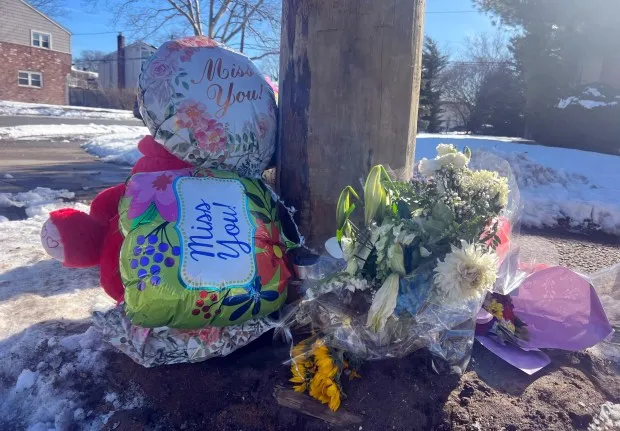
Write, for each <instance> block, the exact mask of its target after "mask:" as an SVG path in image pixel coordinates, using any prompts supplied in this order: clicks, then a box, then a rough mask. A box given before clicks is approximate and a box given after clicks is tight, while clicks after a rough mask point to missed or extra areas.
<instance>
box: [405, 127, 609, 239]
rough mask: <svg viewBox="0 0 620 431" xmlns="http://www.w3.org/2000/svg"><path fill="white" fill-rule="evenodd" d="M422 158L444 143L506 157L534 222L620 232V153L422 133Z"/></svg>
mask: <svg viewBox="0 0 620 431" xmlns="http://www.w3.org/2000/svg"><path fill="white" fill-rule="evenodd" d="M416 142H417V145H416V160H420V159H421V158H423V157H427V158H431V157H434V156H435V147H436V146H437V144H439V143H452V144H454V145H456V146H457V147H459V148H460V149H463V147H465V146H468V147H469V148H471V149H472V151H473V153H474V157H476V150H479V151H488V152H491V153H494V154H496V155H497V156H499V157H501V158H503V159H505V160H507V161H508V163H509V164H510V167H511V168H512V170H513V173H514V174H515V176H516V179H517V182H518V185H519V189H520V193H521V200H522V203H523V212H522V218H521V221H522V223H523V224H524V225H526V226H531V227H538V228H543V227H557V226H566V225H567V224H568V226H569V227H570V228H573V229H577V230H581V229H600V230H602V231H603V232H606V233H611V234H615V235H620V157H619V156H614V155H607V154H599V153H593V152H588V151H580V150H573V149H567V148H555V147H544V146H542V145H535V144H534V143H532V142H529V141H523V140H521V139H518V138H503V137H492V136H471V135H460V134H445V135H440V134H420V135H418V137H417V141H416Z"/></svg>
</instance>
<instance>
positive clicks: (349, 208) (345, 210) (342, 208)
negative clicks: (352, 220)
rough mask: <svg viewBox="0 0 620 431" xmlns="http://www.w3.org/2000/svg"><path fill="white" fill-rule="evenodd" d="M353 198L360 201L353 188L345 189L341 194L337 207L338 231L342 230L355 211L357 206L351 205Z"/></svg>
mask: <svg viewBox="0 0 620 431" xmlns="http://www.w3.org/2000/svg"><path fill="white" fill-rule="evenodd" d="M351 196H352V197H353V198H355V199H356V200H359V196H358V195H357V193H356V192H355V190H354V189H353V187H351V186H347V187H345V188H344V189H343V190H342V192H340V197H339V198H338V205H337V206H336V229H338V230H340V229H342V227H343V226H344V224H345V222H346V221H347V220H348V219H349V216H350V215H351V213H352V212H353V210H354V209H355V205H354V204H351Z"/></svg>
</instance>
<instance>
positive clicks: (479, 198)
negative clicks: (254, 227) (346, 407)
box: [284, 145, 519, 401]
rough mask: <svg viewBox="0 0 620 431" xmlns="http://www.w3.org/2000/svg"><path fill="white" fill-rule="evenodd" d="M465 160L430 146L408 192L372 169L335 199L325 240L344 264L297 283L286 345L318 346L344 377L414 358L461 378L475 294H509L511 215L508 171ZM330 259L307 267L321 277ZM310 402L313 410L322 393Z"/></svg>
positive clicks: (515, 208)
mask: <svg viewBox="0 0 620 431" xmlns="http://www.w3.org/2000/svg"><path fill="white" fill-rule="evenodd" d="M469 157H470V156H469V154H468V153H459V152H458V151H457V150H456V149H455V148H454V147H453V146H450V145H446V146H441V148H439V147H438V158H437V159H435V160H432V161H428V163H426V165H425V166H424V169H423V171H424V173H425V175H422V176H418V177H416V178H415V179H414V181H413V182H405V181H399V180H397V179H396V178H395V177H393V176H391V175H389V174H388V173H387V172H389V169H384V168H383V167H380V166H378V167H374V168H372V169H371V172H370V174H369V176H368V179H367V180H366V182H365V183H364V182H362V184H363V190H360V189H359V187H356V188H355V192H356V193H353V192H351V191H349V192H348V193H347V192H346V190H345V192H343V194H342V195H341V201H340V202H339V203H338V205H337V207H338V209H339V211H341V213H339V214H338V215H337V217H334V219H335V220H338V225H337V226H335V229H334V231H335V232H334V233H335V234H337V236H338V239H339V242H340V245H341V247H342V253H343V257H344V260H343V261H342V264H341V265H340V268H336V269H335V270H334V271H333V272H332V273H331V274H327V275H326V274H324V273H323V272H322V271H318V270H317V271H316V272H317V273H319V274H321V275H322V276H321V277H319V278H320V279H318V280H317V279H316V277H313V278H312V279H311V278H306V279H305V280H302V281H303V283H302V287H301V289H302V290H303V291H304V295H305V296H304V299H303V300H302V301H300V303H299V305H298V307H297V308H295V309H294V310H293V311H291V312H290V313H289V314H288V315H287V316H286V319H285V322H284V324H285V325H287V327H288V328H289V329H291V330H292V333H293V334H295V337H296V340H295V343H294V345H295V346H300V345H304V344H305V345H307V344H308V343H310V344H313V343H314V344H315V345H316V344H317V343H318V345H321V346H327V347H328V349H329V352H330V354H331V355H332V356H333V357H334V358H336V359H338V360H340V358H343V359H342V363H343V364H345V366H343V367H344V368H343V369H345V370H346V369H347V368H346V367H349V366H350V365H348V364H351V363H356V362H361V361H366V360H380V359H385V358H395V357H403V356H405V355H407V354H409V353H411V352H413V351H415V350H418V349H422V348H426V349H429V351H430V352H431V353H432V354H433V356H434V357H435V358H437V359H441V361H438V364H439V362H443V363H444V364H446V365H447V367H448V368H449V369H451V370H452V371H453V372H457V373H461V372H463V371H464V370H465V367H466V366H467V363H468V361H469V357H470V355H471V349H472V345H473V340H474V335H475V331H474V330H475V322H476V315H477V313H478V311H479V309H480V307H481V305H482V301H483V300H484V296H485V293H486V292H487V291H490V290H491V289H493V284H494V283H496V284H499V285H502V286H503V285H505V287H508V286H510V284H511V280H513V278H514V274H515V273H516V272H517V271H518V267H517V265H516V264H515V262H514V258H509V255H510V252H511V244H510V242H511V240H512V238H513V230H514V227H515V226H518V214H519V202H518V199H519V198H518V196H519V193H518V188H517V186H516V180H515V179H514V177H513V176H512V173H511V171H510V166H509V165H508V164H507V163H506V162H504V161H502V160H498V158H497V157H496V156H494V155H492V154H491V155H486V156H484V157H483V156H478V155H477V154H476V153H474V154H473V157H472V160H471V165H472V166H474V161H476V160H478V161H477V163H478V165H476V167H478V168H480V167H482V164H483V162H486V163H487V164H489V165H491V166H492V167H494V168H497V166H498V165H499V166H500V167H501V170H500V172H501V175H498V174H497V173H495V171H496V170H497V169H494V170H493V171H494V172H490V171H484V170H480V169H478V170H474V169H470V168H469V167H468V164H469V163H470V159H469ZM477 157H478V159H477ZM498 162H501V163H498ZM506 176H507V177H508V178H507V179H505V178H506ZM353 205H355V206H356V207H357V209H359V214H358V215H357V216H354V215H352V211H351V210H350V209H351V207H352V206H353ZM362 219H363V222H362V221H361V220H362ZM362 223H363V224H362ZM336 230H338V232H337V233H336ZM500 254H501V256H500ZM449 255H452V256H451V257H450V259H448V256H449ZM330 259H331V258H328V257H320V258H319V259H318V261H317V262H315V263H314V266H315V267H316V268H321V267H325V266H326V265H327V263H326V262H329V260H330ZM321 262H325V263H323V264H321ZM500 263H503V264H504V274H503V277H502V276H501V275H500V273H499V268H500V266H499V264H500ZM462 268H470V269H467V270H462ZM301 273H302V274H303V273H306V274H313V273H314V271H313V270H312V269H306V268H304V269H303V270H302V271H301ZM438 273H441V277H438ZM394 279H397V280H398V283H397V284H396V285H394V284H393V283H392V282H391V280H394ZM439 279H440V280H442V285H439V284H438V281H437V280H439ZM451 280H453V282H452V281H451ZM395 286H396V290H395ZM501 288H502V289H503V288H504V287H501ZM394 297H395V298H396V300H395V301H394ZM304 340H306V341H304ZM308 340H312V341H308ZM300 343H301V344H300ZM297 353H298V351H295V349H293V351H292V352H291V357H292V362H293V365H295V364H297V363H298V362H300V361H301V360H302V358H296V356H299V355H297ZM306 356H307V355H306ZM305 360H306V361H307V359H305ZM338 360H337V361H336V362H338ZM437 367H438V368H444V367H442V366H440V365H437ZM312 369H314V368H312V367H311V368H306V369H305V372H306V373H305V376H306V379H307V380H306V383H307V384H308V385H309V384H310V383H311V382H312V381H314V380H315V377H314V376H313V374H312V371H308V370H312ZM296 379H297V380H299V379H300V376H299V375H298V376H297V377H296ZM302 389H304V388H303V387H299V390H300V391H301V390H302ZM306 389H307V388H306ZM296 390H297V389H296ZM309 393H310V392H309ZM310 395H311V396H313V397H315V398H317V399H319V400H320V401H322V398H323V397H322V396H321V394H319V395H318V396H315V395H313V394H312V393H310Z"/></svg>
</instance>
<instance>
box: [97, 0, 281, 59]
mask: <svg viewBox="0 0 620 431" xmlns="http://www.w3.org/2000/svg"><path fill="white" fill-rule="evenodd" d="M87 1H88V2H89V3H91V4H96V3H97V2H98V0H87ZM106 6H107V7H109V8H110V10H112V11H113V13H114V15H115V17H116V21H117V24H119V25H122V26H123V27H125V28H128V31H126V33H129V34H130V35H132V36H134V37H137V38H141V39H147V38H153V37H157V36H159V37H160V38H169V37H170V36H177V35H179V34H186V33H187V32H188V31H190V32H191V33H192V34H194V35H205V36H209V37H211V38H213V39H215V40H218V41H220V42H222V43H224V44H226V45H229V46H233V47H237V48H240V50H241V51H244V52H247V53H250V54H251V56H252V58H256V59H258V58H264V57H266V56H270V55H276V54H278V53H279V27H280V8H281V1H280V0H151V1H144V0H106Z"/></svg>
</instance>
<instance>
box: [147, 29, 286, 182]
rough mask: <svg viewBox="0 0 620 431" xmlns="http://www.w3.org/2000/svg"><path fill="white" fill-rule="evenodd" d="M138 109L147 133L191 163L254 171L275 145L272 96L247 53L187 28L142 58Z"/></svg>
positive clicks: (266, 160)
mask: <svg viewBox="0 0 620 431" xmlns="http://www.w3.org/2000/svg"><path fill="white" fill-rule="evenodd" d="M138 99H139V102H140V113H141V114H142V118H143V119H144V122H145V124H146V126H147V127H148V128H149V130H150V132H151V134H152V135H153V137H154V138H155V139H156V140H157V141H158V142H160V143H161V144H163V145H164V146H165V147H166V148H167V149H168V150H169V151H170V152H171V153H172V154H174V155H176V156H177V157H179V158H181V159H183V160H185V161H187V162H189V163H191V164H192V165H194V166H196V167H205V168H213V169H220V170H230V171H235V172H237V173H239V174H240V175H242V176H258V175H260V174H261V173H262V171H263V170H264V169H265V168H266V167H267V165H268V164H269V162H270V161H271V158H272V156H273V153H274V151H275V138H276V109H277V106H276V100H275V96H274V92H273V90H272V87H271V86H270V85H269V83H268V82H267V81H266V79H265V77H264V76H263V75H262V74H261V73H260V72H259V70H258V69H257V68H256V66H255V65H254V64H253V63H252V61H250V59H249V58H247V57H246V56H244V55H243V54H240V53H237V52H234V51H232V50H230V49H228V48H226V47H224V46H222V45H219V44H218V43H216V42H215V41H213V40H211V39H209V38H207V37H204V36H195V37H188V38H184V39H178V40H172V41H169V42H166V43H164V44H163V45H162V46H161V47H160V48H159V49H158V50H157V51H156V52H155V53H154V54H153V55H152V56H151V57H150V58H149V59H148V61H147V62H146V63H145V64H144V65H143V67H142V72H141V74H140V79H139V92H138Z"/></svg>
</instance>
